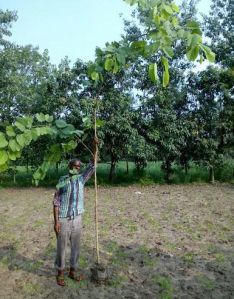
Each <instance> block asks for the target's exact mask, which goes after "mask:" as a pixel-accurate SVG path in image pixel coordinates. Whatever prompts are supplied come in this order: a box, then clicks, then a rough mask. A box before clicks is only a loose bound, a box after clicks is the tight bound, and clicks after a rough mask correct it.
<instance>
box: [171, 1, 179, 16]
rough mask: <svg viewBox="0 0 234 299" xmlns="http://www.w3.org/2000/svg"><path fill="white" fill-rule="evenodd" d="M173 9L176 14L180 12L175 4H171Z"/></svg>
mask: <svg viewBox="0 0 234 299" xmlns="http://www.w3.org/2000/svg"><path fill="white" fill-rule="evenodd" d="M171 7H172V9H173V10H174V12H176V13H179V12H180V9H179V7H178V6H177V5H176V4H175V3H174V2H172V3H171Z"/></svg>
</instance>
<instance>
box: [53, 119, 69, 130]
mask: <svg viewBox="0 0 234 299" xmlns="http://www.w3.org/2000/svg"><path fill="white" fill-rule="evenodd" d="M55 125H56V127H57V128H59V129H62V128H65V127H66V126H67V123H66V122H65V121H64V120H63V119H58V120H56V121H55Z"/></svg>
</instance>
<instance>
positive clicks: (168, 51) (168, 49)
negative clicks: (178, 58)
mask: <svg viewBox="0 0 234 299" xmlns="http://www.w3.org/2000/svg"><path fill="white" fill-rule="evenodd" d="M162 50H163V52H164V53H165V54H166V55H167V56H168V57H170V58H172V57H173V56H174V51H173V49H172V47H169V46H165V47H163V48H162Z"/></svg>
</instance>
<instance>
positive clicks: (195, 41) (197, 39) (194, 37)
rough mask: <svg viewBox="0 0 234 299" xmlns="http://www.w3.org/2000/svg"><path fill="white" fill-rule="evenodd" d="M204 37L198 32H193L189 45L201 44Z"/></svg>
mask: <svg viewBox="0 0 234 299" xmlns="http://www.w3.org/2000/svg"><path fill="white" fill-rule="evenodd" d="M201 42H202V37H201V36H200V35H198V34H191V35H190V37H189V40H188V44H189V47H194V46H197V45H200V43H201Z"/></svg>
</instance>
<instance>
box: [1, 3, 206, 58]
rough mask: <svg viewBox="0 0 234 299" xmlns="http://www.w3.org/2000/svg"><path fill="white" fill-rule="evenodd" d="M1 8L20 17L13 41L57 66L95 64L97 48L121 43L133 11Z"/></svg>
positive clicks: (94, 6)
mask: <svg viewBox="0 0 234 299" xmlns="http://www.w3.org/2000/svg"><path fill="white" fill-rule="evenodd" d="M176 2H177V3H179V2H181V0H177V1H176ZM210 2H211V0H201V1H200V3H199V11H201V12H203V13H207V12H208V10H209V6H210ZM0 8H1V9H3V10H6V9H9V10H16V11H17V13H18V20H17V22H15V23H14V24H13V26H12V36H11V38H10V40H11V41H14V42H16V43H17V44H19V45H27V44H32V45H33V46H39V49H40V51H41V52H42V51H43V50H44V49H48V50H49V56H50V58H51V62H52V63H54V64H58V63H59V62H60V61H61V59H62V58H64V57H65V56H68V57H69V59H70V60H71V62H72V63H74V62H75V61H76V59H77V58H80V59H82V60H85V61H87V60H92V59H93V58H94V51H95V48H96V47H97V46H98V47H101V48H103V47H104V46H105V43H106V42H111V41H114V40H117V41H118V40H119V39H120V35H121V33H123V20H122V18H121V17H120V14H123V17H124V18H130V14H131V10H132V8H131V7H130V6H129V5H128V4H126V3H125V2H123V1H122V0H0Z"/></svg>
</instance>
